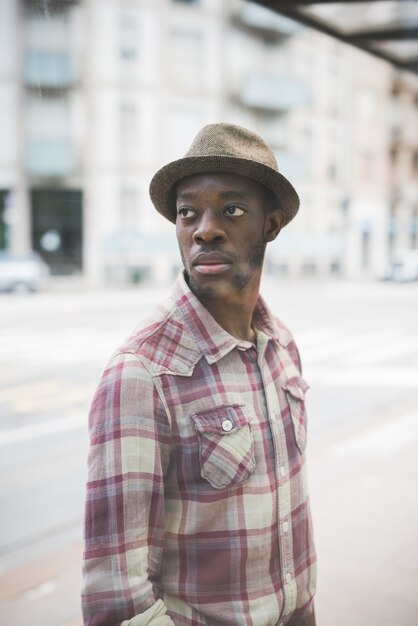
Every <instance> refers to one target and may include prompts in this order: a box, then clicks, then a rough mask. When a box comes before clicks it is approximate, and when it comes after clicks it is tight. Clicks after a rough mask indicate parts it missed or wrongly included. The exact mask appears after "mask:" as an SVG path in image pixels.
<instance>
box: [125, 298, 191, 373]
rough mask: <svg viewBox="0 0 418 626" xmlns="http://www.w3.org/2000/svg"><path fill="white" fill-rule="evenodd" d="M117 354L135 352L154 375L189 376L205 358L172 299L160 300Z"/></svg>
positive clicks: (133, 353)
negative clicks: (202, 356) (201, 359)
mask: <svg viewBox="0 0 418 626" xmlns="http://www.w3.org/2000/svg"><path fill="white" fill-rule="evenodd" d="M116 354H132V355H135V356H136V357H137V358H138V359H139V360H140V361H141V362H142V363H143V365H144V367H145V368H146V369H147V371H148V372H149V373H150V374H151V375H154V376H158V375H161V374H164V373H168V374H181V375H188V374H189V373H191V371H192V370H193V367H194V365H195V364H196V362H197V361H198V360H199V358H200V357H201V351H200V349H199V347H198V345H197V344H196V342H195V341H194V339H193V337H192V335H191V334H190V333H189V332H188V329H187V326H186V324H185V322H184V320H183V318H182V316H181V314H180V312H179V310H178V308H177V307H176V304H175V302H174V300H172V299H171V298H168V299H167V300H165V301H164V302H162V303H160V304H159V305H158V306H157V307H156V308H155V309H154V310H153V311H152V312H151V313H150V314H148V315H147V317H146V318H144V319H143V320H142V321H141V322H140V323H139V325H138V326H137V327H136V329H135V330H134V332H133V333H132V334H131V335H130V336H129V337H128V338H127V339H126V340H125V341H124V342H123V344H122V345H121V346H120V347H119V349H118V350H117V351H116Z"/></svg>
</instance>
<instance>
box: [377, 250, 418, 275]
mask: <svg viewBox="0 0 418 626" xmlns="http://www.w3.org/2000/svg"><path fill="white" fill-rule="evenodd" d="M383 280H390V281H393V282H396V283H409V282H412V281H415V280H418V251H417V250H404V251H403V252H400V253H398V254H397V256H396V257H395V258H394V259H393V261H392V263H391V264H390V267H389V269H388V270H387V272H386V273H385V275H384V276H383Z"/></svg>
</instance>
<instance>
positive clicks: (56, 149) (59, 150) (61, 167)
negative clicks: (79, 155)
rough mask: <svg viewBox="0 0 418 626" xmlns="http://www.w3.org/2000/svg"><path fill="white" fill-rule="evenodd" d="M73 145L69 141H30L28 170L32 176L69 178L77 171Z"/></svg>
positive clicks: (27, 155) (28, 146) (27, 157)
mask: <svg viewBox="0 0 418 626" xmlns="http://www.w3.org/2000/svg"><path fill="white" fill-rule="evenodd" d="M75 167H76V164H75V158H74V150H73V147H72V145H71V144H70V142H69V141H68V140H67V139H55V140H52V139H51V140H45V139H43V140H39V139H29V140H28V142H27V145H26V168H27V172H28V174H29V175H32V176H46V177H50V176H69V175H71V174H73V173H74V171H75Z"/></svg>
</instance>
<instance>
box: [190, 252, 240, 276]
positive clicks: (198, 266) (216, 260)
mask: <svg viewBox="0 0 418 626" xmlns="http://www.w3.org/2000/svg"><path fill="white" fill-rule="evenodd" d="M232 262H233V259H231V257H228V256H226V255H224V254H221V253H219V252H201V253H200V254H197V255H196V256H195V257H194V259H193V262H192V266H193V268H194V269H195V270H196V271H197V272H199V273H200V274H219V273H221V272H224V271H225V270H227V269H229V267H230V266H231V265H232Z"/></svg>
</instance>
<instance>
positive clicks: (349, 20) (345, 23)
mask: <svg viewBox="0 0 418 626" xmlns="http://www.w3.org/2000/svg"><path fill="white" fill-rule="evenodd" d="M253 1H254V2H256V3H257V4H260V5H262V6H264V7H266V8H269V9H272V10H274V11H276V12H277V13H281V14H282V15H285V16H287V17H290V18H292V19H294V20H296V21H298V22H300V23H302V24H305V25H306V26H310V27H312V28H314V29H316V30H319V31H321V32H323V33H326V34H328V35H330V36H331V37H335V38H336V39H339V40H340V41H343V42H345V43H348V44H351V45H353V46H356V47H357V48H360V49H362V50H364V51H366V52H369V53H371V54H373V55H375V56H377V57H379V58H381V59H384V60H385V61H389V63H392V64H393V65H395V66H396V67H399V68H401V69H405V70H410V71H412V72H415V73H417V74H418V1H417V0H369V1H368V2H364V1H363V0H350V1H346V0H340V2H335V1H333V0H322V1H321V2H312V1H310V0H292V1H291V2H289V1H288V2H286V1H282V0H253Z"/></svg>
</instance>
